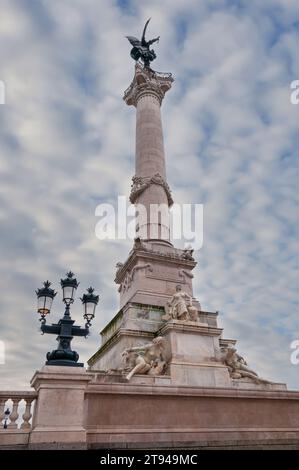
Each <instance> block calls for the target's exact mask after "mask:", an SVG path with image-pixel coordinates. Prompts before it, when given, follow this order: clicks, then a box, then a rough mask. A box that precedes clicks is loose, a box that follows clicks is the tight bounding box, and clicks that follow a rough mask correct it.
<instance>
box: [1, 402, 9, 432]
mask: <svg viewBox="0 0 299 470" xmlns="http://www.w3.org/2000/svg"><path fill="white" fill-rule="evenodd" d="M6 402H7V399H6V398H0V420H1V423H0V424H1V427H3V426H4V421H3V420H4V419H5V410H6V408H5V403H6ZM2 421H3V423H2Z"/></svg>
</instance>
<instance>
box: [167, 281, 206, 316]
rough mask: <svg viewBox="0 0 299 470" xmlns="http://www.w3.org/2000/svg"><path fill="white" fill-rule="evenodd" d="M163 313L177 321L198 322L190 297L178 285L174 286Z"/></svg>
mask: <svg viewBox="0 0 299 470" xmlns="http://www.w3.org/2000/svg"><path fill="white" fill-rule="evenodd" d="M165 312H166V317H169V318H171V317H172V318H174V319H177V320H191V321H197V320H198V316H197V309H196V308H195V307H194V306H193V305H192V297H191V296H190V295H189V294H187V292H184V291H182V286H180V285H179V284H178V285H177V286H176V288H175V293H174V294H173V296H172V298H171V300H170V302H168V303H167V305H166V306H165ZM165 319H167V318H165Z"/></svg>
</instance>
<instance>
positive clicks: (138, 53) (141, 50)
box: [126, 18, 160, 67]
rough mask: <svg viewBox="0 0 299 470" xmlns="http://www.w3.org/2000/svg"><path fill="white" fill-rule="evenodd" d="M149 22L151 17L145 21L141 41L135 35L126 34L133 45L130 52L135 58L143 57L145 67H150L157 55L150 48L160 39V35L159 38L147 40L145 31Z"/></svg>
mask: <svg viewBox="0 0 299 470" xmlns="http://www.w3.org/2000/svg"><path fill="white" fill-rule="evenodd" d="M149 22H150V18H149V19H148V20H147V22H146V23H145V26H144V29H143V33H142V38H141V41H139V39H137V38H135V37H134V36H126V38H127V39H128V40H129V41H130V43H131V44H132V46H133V49H132V50H131V53H130V54H131V57H132V58H133V59H134V60H139V59H141V60H142V61H143V63H144V67H149V66H150V63H151V62H152V61H153V60H154V59H155V58H156V57H157V56H156V54H155V51H154V50H153V49H150V45H151V44H153V43H154V42H156V41H159V39H160V36H158V37H157V38H154V39H151V40H150V41H146V40H145V32H146V28H147V26H148V24H149Z"/></svg>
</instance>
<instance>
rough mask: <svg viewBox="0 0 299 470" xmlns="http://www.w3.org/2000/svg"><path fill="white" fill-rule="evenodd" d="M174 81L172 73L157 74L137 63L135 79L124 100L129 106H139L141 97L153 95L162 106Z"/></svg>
mask: <svg viewBox="0 0 299 470" xmlns="http://www.w3.org/2000/svg"><path fill="white" fill-rule="evenodd" d="M173 81H174V80H173V77H172V75H171V73H161V72H155V71H154V70H151V69H149V68H144V67H142V66H141V65H140V64H139V63H138V62H137V63H136V66H135V76H134V79H133V81H132V83H131V85H130V86H129V87H128V88H127V90H126V91H125V93H124V98H123V99H124V101H125V102H126V104H127V105H129V106H131V105H133V106H137V102H138V100H139V99H140V98H141V96H144V95H152V96H154V97H155V98H156V99H157V100H158V101H159V103H160V105H161V103H162V100H163V98H164V95H165V93H166V92H167V91H168V90H169V89H170V88H171V84H172V82H173Z"/></svg>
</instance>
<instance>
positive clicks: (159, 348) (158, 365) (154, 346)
mask: <svg viewBox="0 0 299 470" xmlns="http://www.w3.org/2000/svg"><path fill="white" fill-rule="evenodd" d="M165 346H166V340H165V338H163V337H162V336H158V337H157V338H154V339H153V341H152V342H151V343H149V344H145V345H143V346H136V347H134V348H127V349H125V350H124V352H123V353H122V357H123V359H124V361H125V363H126V365H127V366H128V364H130V365H131V366H132V365H133V368H132V370H131V371H130V372H129V373H128V375H127V376H126V379H127V380H130V379H131V377H133V375H135V374H148V375H159V374H161V373H162V372H163V369H164V367H165V365H166V361H165V357H164V356H165V354H164V352H165Z"/></svg>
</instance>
